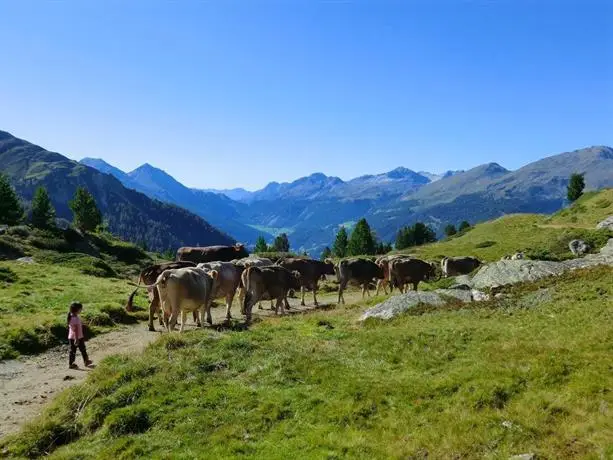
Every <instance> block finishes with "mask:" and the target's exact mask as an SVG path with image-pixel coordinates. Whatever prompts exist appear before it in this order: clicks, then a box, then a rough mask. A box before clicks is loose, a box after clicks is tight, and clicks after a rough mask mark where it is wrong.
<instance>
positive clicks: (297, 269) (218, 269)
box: [126, 245, 481, 331]
mask: <svg viewBox="0 0 613 460" xmlns="http://www.w3.org/2000/svg"><path fill="white" fill-rule="evenodd" d="M480 265H481V262H480V261H479V260H478V259H475V258H474V257H445V258H444V259H443V260H442V261H441V264H440V270H439V269H438V264H434V263H429V262H425V261H423V260H420V259H416V258H414V257H410V256H406V255H393V256H381V257H379V258H377V259H375V260H370V259H364V258H350V259H344V260H341V261H340V262H338V263H336V264H334V263H333V262H332V261H331V260H326V261H324V262H322V261H319V260H313V259H308V258H295V257H287V258H282V259H279V260H275V261H273V260H271V259H267V258H262V257H256V256H249V254H248V253H247V251H246V250H245V248H244V247H243V246H242V245H236V246H209V247H204V248H181V249H179V250H178V252H177V260H176V261H175V262H168V263H163V264H156V265H151V266H149V267H147V268H145V269H144V270H143V271H142V272H141V274H140V276H139V279H138V283H137V284H136V289H135V290H134V291H133V292H132V294H131V295H130V297H129V299H128V303H127V305H126V309H127V310H131V309H132V306H133V299H134V296H135V294H136V292H137V290H138V289H139V288H146V289H147V290H148V294H149V301H150V304H149V330H151V331H154V330H155V328H154V325H153V319H154V316H155V314H156V313H158V314H159V320H160V325H163V326H164V327H165V328H166V329H167V330H169V331H170V330H173V329H174V327H175V325H176V323H177V320H178V316H179V314H181V331H182V330H183V326H184V324H185V321H186V319H187V313H188V312H192V314H193V318H194V321H195V322H196V323H197V324H198V325H201V324H202V323H204V321H206V322H208V323H209V324H212V317H211V302H212V300H213V299H216V298H224V299H225V302H226V319H228V320H229V319H231V313H230V309H231V307H232V302H233V301H234V297H235V296H236V295H238V297H239V300H240V305H241V313H242V314H243V315H244V316H245V317H246V319H247V321H248V322H249V321H250V320H251V314H252V308H253V306H254V305H255V304H256V303H258V302H260V301H262V300H270V301H271V302H274V310H275V312H276V313H279V310H280V311H281V314H284V313H285V309H286V308H290V306H289V303H288V301H287V297H288V295H289V294H290V292H291V291H298V290H300V291H301V305H305V299H304V297H305V291H306V290H311V291H312V292H313V303H314V304H315V305H318V302H317V290H318V283H319V282H320V281H321V280H323V279H325V278H326V277H327V276H336V279H337V280H338V302H339V303H343V304H344V303H345V299H344V296H343V291H345V289H346V288H347V285H348V283H353V284H358V285H360V286H361V287H362V296H364V295H366V294H368V295H370V292H369V287H370V285H371V284H372V283H376V293H377V294H378V293H379V291H380V290H381V289H383V291H384V292H385V293H386V294H387V292H388V288H389V291H390V292H392V291H393V289H394V288H398V289H399V290H400V291H401V292H404V291H405V287H406V286H408V285H411V286H412V287H413V289H414V290H416V289H417V286H418V285H419V283H420V282H421V281H432V280H436V279H439V278H440V277H441V276H444V277H447V276H455V275H461V274H467V273H470V272H472V271H473V270H475V269H476V268H477V267H479V266H480ZM260 308H261V307H260ZM271 308H273V305H272V304H271ZM198 313H200V314H199V315H198Z"/></svg>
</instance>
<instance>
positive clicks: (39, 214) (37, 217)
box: [0, 174, 102, 231]
mask: <svg viewBox="0 0 613 460" xmlns="http://www.w3.org/2000/svg"><path fill="white" fill-rule="evenodd" d="M68 206H69V207H70V209H71V210H72V213H73V223H74V226H75V227H77V228H78V229H80V230H82V231H94V230H96V229H98V228H99V227H100V226H101V225H102V213H101V212H100V210H99V209H98V205H97V204H96V200H95V199H94V197H93V195H92V194H91V193H89V191H88V190H87V189H85V188H83V187H78V188H77V190H76V192H75V194H74V197H73V199H72V200H71V201H70V202H69V203H68ZM23 222H29V223H30V224H32V226H33V227H36V228H41V229H53V228H55V227H56V223H55V208H54V207H53V204H52V203H51V198H50V197H49V193H48V192H47V189H45V187H42V186H41V187H38V188H37V189H36V191H35V192H34V198H33V199H32V203H31V206H30V210H29V212H26V210H25V208H24V206H23V204H22V202H21V199H20V198H19V195H17V192H16V191H15V189H14V188H13V187H12V186H11V183H10V182H9V180H8V178H7V177H6V176H5V175H4V174H0V223H3V224H7V225H19V224H20V223H23Z"/></svg>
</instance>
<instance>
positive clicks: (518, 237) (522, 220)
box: [403, 214, 613, 261]
mask: <svg viewBox="0 0 613 460" xmlns="http://www.w3.org/2000/svg"><path fill="white" fill-rule="evenodd" d="M547 222H548V221H547V217H546V216H541V215H537V214H514V215H508V216H504V217H500V218H498V219H496V220H492V221H488V222H484V223H482V224H478V225H476V226H475V227H474V228H473V229H471V230H469V231H468V232H466V233H464V234H463V235H460V236H457V237H452V238H449V239H445V240H442V241H439V242H437V243H433V244H427V245H424V246H420V247H417V248H410V249H408V250H407V251H408V252H412V253H414V254H417V255H419V256H420V257H423V258H425V259H441V258H442V257H443V256H474V257H478V258H480V259H482V260H486V261H494V260H498V259H500V258H501V257H502V256H504V255H506V254H513V253H514V252H516V251H524V252H525V253H526V255H527V256H528V257H530V258H533V259H541V260H563V259H567V258H571V257H572V254H571V253H570V251H569V250H568V242H569V241H570V240H572V239H575V238H580V239H584V240H585V241H588V242H589V243H590V244H591V245H592V247H593V248H594V249H595V250H598V249H599V248H601V247H602V246H604V245H605V244H606V242H607V240H608V239H609V238H611V237H613V232H611V231H608V230H593V229H587V228H566V227H561V228H560V227H557V226H556V227H549V226H547ZM407 251H403V252H407Z"/></svg>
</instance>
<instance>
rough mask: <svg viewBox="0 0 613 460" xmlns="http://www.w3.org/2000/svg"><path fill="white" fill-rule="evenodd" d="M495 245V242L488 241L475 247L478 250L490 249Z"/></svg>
mask: <svg viewBox="0 0 613 460" xmlns="http://www.w3.org/2000/svg"><path fill="white" fill-rule="evenodd" d="M495 244H496V242H495V241H491V240H486V241H481V242H480V243H477V244H475V247H476V248H477V249H483V248H490V247H492V246H494V245H495Z"/></svg>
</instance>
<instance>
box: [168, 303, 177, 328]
mask: <svg viewBox="0 0 613 460" xmlns="http://www.w3.org/2000/svg"><path fill="white" fill-rule="evenodd" d="M178 317H179V309H178V308H173V309H172V314H171V315H170V323H169V325H168V332H171V331H174V330H175V326H176V324H177V318H178Z"/></svg>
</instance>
